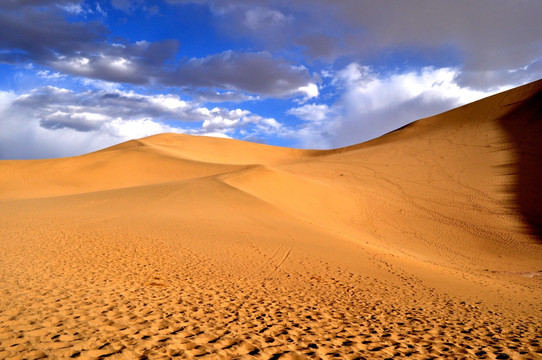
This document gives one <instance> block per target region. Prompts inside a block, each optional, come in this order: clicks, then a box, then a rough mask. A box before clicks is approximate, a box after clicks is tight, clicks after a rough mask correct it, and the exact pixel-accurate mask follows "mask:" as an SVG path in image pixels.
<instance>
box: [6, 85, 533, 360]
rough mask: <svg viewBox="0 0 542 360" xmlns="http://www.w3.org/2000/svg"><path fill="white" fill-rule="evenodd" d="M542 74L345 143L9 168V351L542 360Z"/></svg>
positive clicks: (234, 146) (199, 141)
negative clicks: (383, 132)
mask: <svg viewBox="0 0 542 360" xmlns="http://www.w3.org/2000/svg"><path fill="white" fill-rule="evenodd" d="M541 141H542V81H537V82H534V83H531V84H528V85H525V86H522V87H519V88H516V89H513V90H510V91H507V92H504V93H500V94H497V95H494V96H491V97H489V98H486V99H483V100H480V101H477V102H475V103H472V104H469V105H466V106H463V107H460V108H457V109H454V110H451V111H448V112H446V113H443V114H440V115H437V116H433V117H429V118H425V119H421V120H419V121H416V122H414V123H412V124H410V125H408V126H406V127H404V128H401V129H399V130H397V131H394V132H392V133H389V134H387V135H384V136H382V137H380V138H378V139H375V140H372V141H369V142H366V143H362V144H358V145H354V146H350V147H346V148H341V149H334V150H326V151H315V150H296V149H288V148H280V147H273V146H267V145H261V144H253V143H248V142H243V141H236V140H227V139H217V138H209V137H194V136H188V135H178V134H161V135H156V136H151V137H147V138H143V139H139V140H132V141H128V142H126V143H122V144H119V145H116V146H113V147H110V148H107V149H104V150H101V151H97V152H94V153H90V154H86V155H83V156H78V157H72V158H60V159H48V160H13V161H0V253H1V254H2V261H0V283H1V284H2V285H1V286H0V358H11V357H13V358H44V357H48V358H65V357H72V358H101V357H102V358H103V357H107V358H110V359H125V358H134V359H144V358H149V359H155V358H170V357H174V356H176V357H179V358H193V357H202V358H209V359H214V358H224V359H228V358H245V357H246V358H261V359H279V358H280V359H283V358H284V359H288V358H289V359H303V358H317V359H319V358H345V359H360V358H366V359H379V358H390V357H399V358H402V357H406V356H410V357H412V358H490V359H494V358H497V359H507V358H514V359H541V358H542V303H541V300H540V299H542V286H541V285H542V282H541V281H542V190H541V189H540V188H541V187H540V184H541V180H540V179H542V142H541Z"/></svg>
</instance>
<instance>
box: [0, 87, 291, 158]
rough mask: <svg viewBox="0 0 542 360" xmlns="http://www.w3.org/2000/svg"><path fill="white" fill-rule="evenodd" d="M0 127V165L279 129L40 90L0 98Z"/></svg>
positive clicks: (160, 100) (202, 110)
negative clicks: (141, 142) (171, 137)
mask: <svg viewBox="0 0 542 360" xmlns="http://www.w3.org/2000/svg"><path fill="white" fill-rule="evenodd" d="M0 127H1V128H2V134H0V158H3V159H6V158H43V157H58V156H71V155H77V154H82V153H86V152H89V151H94V150H98V149H101V148H104V147H107V146H110V145H113V144H116V143H119V142H122V141H125V140H129V139H132V138H139V137H143V136H148V135H152V134H157V133H162V132H180V133H189V134H195V135H213V136H221V137H230V136H233V135H234V134H241V133H242V134H241V135H240V136H248V135H257V134H264V133H270V132H271V131H275V130H280V127H281V125H280V124H279V123H278V122H276V120H274V119H271V118H264V117H261V116H259V115H257V114H253V113H251V112H250V111H248V110H243V109H226V108H219V107H215V108H212V109H209V108H206V107H202V106H200V105H198V104H197V103H195V102H190V101H184V100H182V99H180V98H179V97H178V96H175V95H170V94H155V95H141V94H137V93H134V92H127V91H121V90H118V89H110V90H90V91H84V92H75V91H72V90H68V89H63V88H58V87H53V86H46V87H41V88H37V89H34V90H32V91H30V92H28V93H25V94H19V95H16V94H14V93H11V92H0ZM59 139H60V140H59Z"/></svg>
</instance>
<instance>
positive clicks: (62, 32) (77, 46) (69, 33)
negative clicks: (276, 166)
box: [0, 0, 317, 97]
mask: <svg viewBox="0 0 542 360" xmlns="http://www.w3.org/2000/svg"><path fill="white" fill-rule="evenodd" d="M28 4H34V3H28ZM63 4H64V5H63V9H65V10H66V9H68V8H67V7H68V6H72V5H73V6H79V7H80V4H79V3H68V2H66V3H63ZM113 5H114V6H117V7H119V8H120V9H124V10H126V11H130V9H132V6H136V5H137V4H134V3H132V2H127V1H120V0H119V1H117V2H114V3H113ZM70 9H71V7H70ZM254 11H255V12H254V13H253V15H252V17H250V18H249V20H250V21H252V22H253V25H254V26H256V23H255V22H254V21H260V22H280V21H287V19H286V18H284V19H283V18H282V17H281V15H280V14H279V13H278V12H276V11H269V12H266V11H264V10H262V9H259V10H254ZM281 19H282V20H281ZM0 23H2V27H0V63H1V62H4V63H10V64H25V63H37V64H39V65H42V66H44V67H47V68H50V69H53V70H54V72H59V73H63V74H71V75H76V76H81V77H85V78H88V79H95V80H103V81H107V82H116V83H124V84H135V85H158V86H160V85H161V86H171V87H176V88H180V89H183V90H186V91H195V89H202V88H203V89H207V90H212V91H215V90H223V91H224V90H225V91H235V92H238V93H246V94H253V95H261V96H271V97H288V96H299V95H305V96H308V97H313V96H315V95H314V93H315V91H317V89H316V90H315V87H316V80H315V79H314V78H313V76H312V75H311V74H310V73H309V72H308V70H307V69H306V68H304V67H302V66H293V65H292V64H291V63H289V62H288V61H286V60H284V59H281V58H276V57H273V56H272V55H271V54H270V53H268V52H235V51H226V52H223V53H219V54H214V55H210V56H207V57H204V58H191V59H184V60H181V61H179V60H175V57H176V56H177V53H178V51H179V42H178V41H177V40H171V39H170V40H167V39H166V40H161V41H154V42H149V41H137V42H135V43H128V42H124V43H122V42H120V43H118V42H117V43H110V42H108V40H107V35H108V30H107V29H106V28H105V27H104V26H103V25H102V24H100V23H97V22H87V23H81V22H68V21H67V20H66V19H65V18H64V17H62V15H61V14H59V12H58V10H55V9H54V7H51V6H49V7H48V6H47V4H45V5H43V6H42V7H39V8H37V7H32V6H27V7H23V8H22V9H19V8H13V9H12V8H11V7H6V6H0Z"/></svg>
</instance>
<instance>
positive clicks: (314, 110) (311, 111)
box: [286, 104, 330, 121]
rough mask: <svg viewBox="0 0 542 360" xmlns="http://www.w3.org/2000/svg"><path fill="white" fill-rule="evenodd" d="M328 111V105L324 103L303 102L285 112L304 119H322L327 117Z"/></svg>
mask: <svg viewBox="0 0 542 360" xmlns="http://www.w3.org/2000/svg"><path fill="white" fill-rule="evenodd" d="M329 112H330V109H329V106H327V105H326V104H320V105H318V104H305V105H303V106H300V107H297V108H292V109H290V110H288V111H287V112H286V113H287V114H290V115H294V116H296V117H298V118H299V119H301V120H304V121H322V120H325V119H327V118H328V116H329Z"/></svg>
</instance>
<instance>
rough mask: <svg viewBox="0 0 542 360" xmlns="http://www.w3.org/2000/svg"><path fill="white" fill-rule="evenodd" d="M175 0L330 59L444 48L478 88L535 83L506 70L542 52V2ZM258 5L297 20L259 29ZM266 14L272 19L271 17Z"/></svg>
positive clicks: (257, 36)
mask: <svg viewBox="0 0 542 360" xmlns="http://www.w3.org/2000/svg"><path fill="white" fill-rule="evenodd" d="M168 2H170V3H196V4H206V5H208V6H209V7H210V8H211V10H212V11H213V12H214V13H215V15H216V16H217V17H218V18H220V19H222V21H223V22H224V23H226V24H229V23H234V24H238V26H231V27H230V30H231V31H234V33H232V34H230V35H232V36H240V35H242V36H252V37H253V38H254V41H257V42H264V43H266V44H267V45H268V46H272V47H277V46H279V47H280V46H282V47H283V48H289V47H290V46H291V44H292V43H295V44H297V45H299V46H301V47H302V48H303V49H304V51H305V53H306V54H308V56H310V57H311V58H321V59H325V60H329V61H333V60H335V59H337V58H339V57H341V56H344V55H348V56H350V57H351V58H352V57H353V58H354V59H356V60H357V61H362V62H364V61H369V60H370V59H374V57H375V56H378V55H379V54H386V53H389V52H390V51H393V50H394V49H401V48H402V49H405V48H409V47H410V48H414V49H427V51H432V50H431V49H435V48H441V47H443V46H444V47H446V48H448V49H452V50H450V51H455V52H456V53H457V54H458V55H459V56H460V57H462V58H463V63H462V64H457V65H456V66H463V69H464V71H465V73H464V74H463V76H462V78H461V81H462V83H463V84H464V85H466V86H471V87H473V88H480V86H490V87H496V86H499V85H504V84H514V83H511V82H510V81H512V80H516V81H517V80H519V83H521V82H525V81H529V80H530V79H531V78H533V76H532V75H531V76H530V77H523V78H521V79H518V76H517V75H521V74H523V75H527V74H526V73H525V72H520V73H518V74H516V76H514V77H510V76H506V71H508V70H511V71H514V70H517V69H521V68H524V67H525V66H529V64H531V62H533V61H536V60H537V59H540V58H542V40H541V39H542V18H541V16H542V15H541V14H542V2H541V1H540V0H519V1H509V0H478V1H470V0H442V1H434V0H411V1H394V0H379V1H372V0H343V1H335V0H310V1H309V0H300V1H290V2H287V1H283V0H275V1H247V0H228V1H223V0H220V1H218V0H168ZM254 8H260V9H262V10H261V11H260V12H261V13H262V14H263V13H264V10H265V11H267V12H268V13H272V12H277V13H280V14H282V16H283V17H284V18H287V19H290V20H291V21H289V22H287V23H284V24H282V25H283V26H276V27H274V28H273V31H268V26H262V27H261V28H260V29H258V28H257V26H255V25H254V22H252V23H251V25H252V26H251V27H252V28H250V27H249V26H248V24H247V22H246V21H243V19H245V18H246V16H247V14H248V13H249V12H250V11H252V9H254ZM260 18H261V20H262V25H265V24H264V23H263V22H264V20H265V21H268V19H269V16H260ZM253 20H254V21H256V20H257V17H256V18H255V19H253ZM249 30H250V31H249ZM247 34H248V35H247ZM265 34H270V36H266V35H265ZM336 39H341V41H337V40H336ZM419 51H420V52H423V51H425V50H419ZM488 71H491V72H492V73H491V74H492V76H488V75H489V73H488ZM498 74H500V75H501V76H496V75H498ZM540 76H542V73H540V72H539V73H537V74H536V75H535V76H534V78H536V77H540ZM481 78H484V79H485V81H481V80H480V79H481ZM515 84H518V83H515Z"/></svg>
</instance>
